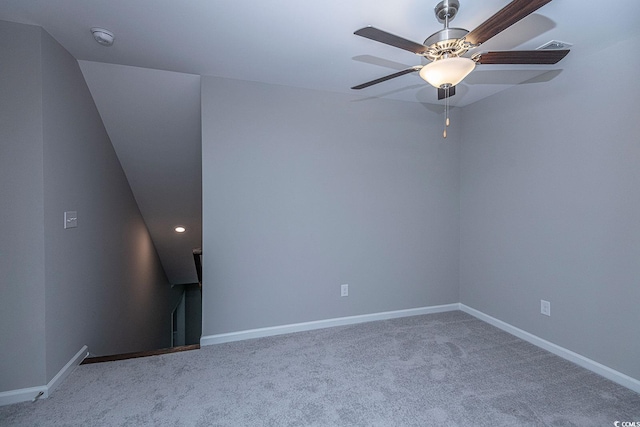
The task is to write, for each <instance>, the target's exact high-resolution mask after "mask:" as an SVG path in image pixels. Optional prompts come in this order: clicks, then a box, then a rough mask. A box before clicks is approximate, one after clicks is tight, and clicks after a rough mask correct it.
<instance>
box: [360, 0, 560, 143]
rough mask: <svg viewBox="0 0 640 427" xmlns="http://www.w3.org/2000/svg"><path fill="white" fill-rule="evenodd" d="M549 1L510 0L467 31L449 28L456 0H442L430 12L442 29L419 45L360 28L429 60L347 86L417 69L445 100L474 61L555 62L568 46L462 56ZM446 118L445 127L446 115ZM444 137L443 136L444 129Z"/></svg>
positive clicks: (367, 35) (363, 33)
mask: <svg viewBox="0 0 640 427" xmlns="http://www.w3.org/2000/svg"><path fill="white" fill-rule="evenodd" d="M549 2H551V0H513V1H512V2H511V3H509V4H508V5H506V6H505V7H504V8H502V9H501V10H499V11H498V12H497V13H495V14H494V15H493V16H491V17H490V18H489V19H487V20H486V21H484V22H483V23H482V24H480V25H479V26H478V27H477V28H475V29H474V30H472V31H467V30H465V29H462V28H449V22H451V20H452V19H453V18H454V17H455V16H456V14H457V13H458V9H459V8H460V2H459V1H458V0H443V1H441V2H440V3H438V4H437V5H436V7H435V9H434V11H435V14H436V18H437V19H438V21H439V22H440V23H442V24H444V28H443V29H442V30H440V31H437V32H436V33H434V34H432V35H430V36H429V37H427V39H426V40H425V41H424V43H422V44H420V43H416V42H413V41H411V40H407V39H404V38H402V37H399V36H396V35H394V34H391V33H388V32H386V31H383V30H380V29H378V28H375V27H371V26H369V27H364V28H361V29H359V30H357V31H356V32H355V33H354V34H356V35H358V36H361V37H365V38H368V39H371V40H375V41H377V42H380V43H384V44H388V45H390V46H394V47H397V48H400V49H404V50H407V51H409V52H413V53H415V54H416V55H419V56H422V57H424V58H426V59H428V60H430V61H431V62H430V63H428V64H427V65H424V66H423V65H416V66H413V67H410V68H407V69H404V70H402V71H398V72H396V73H393V74H390V75H388V76H384V77H381V78H378V79H375V80H371V81H369V82H366V83H362V84H359V85H357V86H353V87H352V88H351V89H364V88H366V87H369V86H373V85H375V84H378V83H382V82H384V81H387V80H390V79H393V78H396V77H400V76H403V75H405V74H410V73H413V72H416V71H417V72H419V74H420V77H422V78H423V79H424V80H426V81H427V82H428V83H430V84H431V85H432V86H434V87H436V88H437V89H438V99H445V100H446V101H447V102H448V98H449V97H450V96H453V95H455V86H456V85H457V84H458V83H460V82H461V81H462V80H464V78H465V77H466V76H467V75H469V73H471V72H472V71H473V70H474V68H475V67H476V64H555V63H557V62H558V61H560V60H561V59H562V58H564V57H565V56H566V55H567V54H568V53H569V50H568V49H558V50H515V51H493V52H482V53H476V54H474V55H472V56H471V58H468V57H465V56H464V55H465V54H466V53H467V52H468V51H469V50H471V49H473V48H476V47H478V46H480V45H481V44H482V43H484V42H486V41H487V40H489V39H490V38H492V37H494V36H495V35H497V34H499V33H501V32H502V31H504V30H505V29H507V28H509V27H510V26H511V25H513V24H515V23H516V22H518V21H520V20H521V19H523V18H525V17H526V16H528V15H530V14H531V13H533V12H535V11H536V10H538V9H539V8H541V7H542V6H544V5H545V4H547V3H549ZM447 112H448V104H447ZM446 120H447V126H448V117H447V119H446ZM444 136H445V138H446V128H445V134H444Z"/></svg>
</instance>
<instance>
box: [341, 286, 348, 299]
mask: <svg viewBox="0 0 640 427" xmlns="http://www.w3.org/2000/svg"><path fill="white" fill-rule="evenodd" d="M340 296H341V297H348V296H349V285H348V284H346V283H345V284H344V285H340Z"/></svg>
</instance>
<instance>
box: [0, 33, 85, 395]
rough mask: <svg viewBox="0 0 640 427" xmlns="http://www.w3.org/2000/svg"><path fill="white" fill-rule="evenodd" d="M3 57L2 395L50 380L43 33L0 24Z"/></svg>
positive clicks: (0, 194) (0, 210) (0, 185)
mask: <svg viewBox="0 0 640 427" xmlns="http://www.w3.org/2000/svg"><path fill="white" fill-rule="evenodd" d="M0 58H1V59H0V325H1V327H0V391H5V390H11V389H16V388H21V387H25V386H33V385H41V384H43V383H45V377H46V374H45V337H44V314H45V291H44V274H45V268H44V202H43V186H42V180H43V149H42V78H41V77H42V71H41V64H40V28H38V27H28V26H25V25H19V24H12V23H8V22H4V21H0ZM79 349H80V348H78V350H79ZM78 350H76V351H78Z"/></svg>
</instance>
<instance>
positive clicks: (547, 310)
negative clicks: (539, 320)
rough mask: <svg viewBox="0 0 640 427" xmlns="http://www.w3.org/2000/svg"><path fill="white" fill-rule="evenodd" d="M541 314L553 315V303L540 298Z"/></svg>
mask: <svg viewBox="0 0 640 427" xmlns="http://www.w3.org/2000/svg"><path fill="white" fill-rule="evenodd" d="M540 314H544V315H545V316H551V303H550V302H549V301H545V300H543V299H541V300H540Z"/></svg>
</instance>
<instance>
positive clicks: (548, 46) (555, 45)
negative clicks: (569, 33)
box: [537, 40, 573, 50]
mask: <svg viewBox="0 0 640 427" xmlns="http://www.w3.org/2000/svg"><path fill="white" fill-rule="evenodd" d="M571 46H573V44H572V43H565V42H561V41H558V40H551V41H550V42H547V43H545V44H543V45H542V46H540V47H539V48H538V49H537V50H559V49H569V48H570V47H571Z"/></svg>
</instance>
